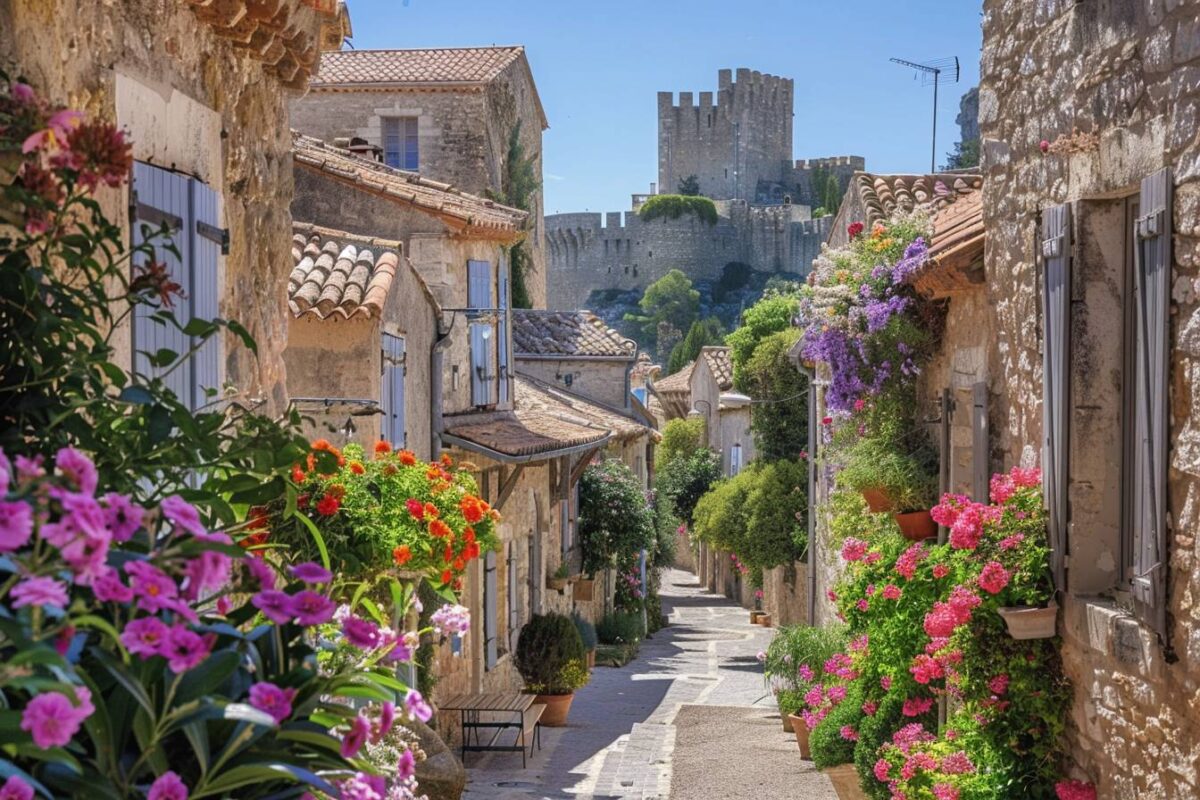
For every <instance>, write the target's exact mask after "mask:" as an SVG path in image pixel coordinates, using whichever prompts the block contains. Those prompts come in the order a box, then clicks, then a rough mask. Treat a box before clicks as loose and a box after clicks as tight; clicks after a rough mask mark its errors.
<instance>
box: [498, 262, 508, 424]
mask: <svg viewBox="0 0 1200 800" xmlns="http://www.w3.org/2000/svg"><path fill="white" fill-rule="evenodd" d="M508 283H509V281H508V265H506V264H503V263H502V264H500V310H501V312H502V313H501V315H500V323H499V325H498V326H497V334H496V336H497V338H496V345H497V348H498V350H499V361H500V367H499V370H498V371H499V375H500V384H499V386H500V395H499V399H500V402H501V403H507V402H508V392H509V386H510V384H511V381H512V373H511V370H510V369H509V364H508V332H509V322H508V320H509V312H508V303H509V298H508Z"/></svg>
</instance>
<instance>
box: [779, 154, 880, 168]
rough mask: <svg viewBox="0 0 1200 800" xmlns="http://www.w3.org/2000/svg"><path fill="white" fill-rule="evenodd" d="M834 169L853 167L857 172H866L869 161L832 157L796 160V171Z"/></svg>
mask: <svg viewBox="0 0 1200 800" xmlns="http://www.w3.org/2000/svg"><path fill="white" fill-rule="evenodd" d="M834 167H851V168H852V169H855V170H860V171H861V170H865V169H866V167H867V160H866V159H865V158H863V157H862V156H830V157H829V158H808V159H804V158H800V159H797V160H796V169H798V170H811V169H833V168H834Z"/></svg>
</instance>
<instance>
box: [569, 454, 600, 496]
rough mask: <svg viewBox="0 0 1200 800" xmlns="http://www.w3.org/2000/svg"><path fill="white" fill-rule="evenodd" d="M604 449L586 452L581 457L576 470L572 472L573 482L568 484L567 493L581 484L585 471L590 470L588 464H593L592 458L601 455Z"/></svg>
mask: <svg viewBox="0 0 1200 800" xmlns="http://www.w3.org/2000/svg"><path fill="white" fill-rule="evenodd" d="M601 449H602V448H599V447H597V448H595V449H593V450H588V451H586V452H584V454H583V455H581V456H580V457H579V462H578V463H576V464H575V468H574V469H572V470H571V482H570V483H569V484H567V491H568V492H569V491H571V487H572V486H574V485H575V484H577V483H579V479H580V478H582V477H583V471H584V470H585V469H587V468H588V464H590V463H592V457H593V456H595V455H596V453H599V452H600V450H601Z"/></svg>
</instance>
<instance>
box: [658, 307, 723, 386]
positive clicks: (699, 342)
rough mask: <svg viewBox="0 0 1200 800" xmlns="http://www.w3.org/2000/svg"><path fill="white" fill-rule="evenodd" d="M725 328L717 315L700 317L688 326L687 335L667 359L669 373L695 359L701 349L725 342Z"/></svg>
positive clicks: (676, 370)
mask: <svg viewBox="0 0 1200 800" xmlns="http://www.w3.org/2000/svg"><path fill="white" fill-rule="evenodd" d="M724 339H725V328H724V327H723V326H722V325H721V320H719V319H717V318H716V317H708V318H707V319H698V320H696V321H695V322H693V323H692V327H690V328H688V332H687V336H685V337H683V341H681V342H680V343H679V344H677V345H675V347H674V348H672V350H671V357H670V359H668V360H667V374H668V375H671V374H674V373H676V372H678V371H679V370H681V369H683V368H684V367H686V366H687V365H688V363H689V362H691V361H695V360H696V357H697V356H699V355H700V349H701V348H703V347H705V346H707V345H719V344H722V343H723V342H724Z"/></svg>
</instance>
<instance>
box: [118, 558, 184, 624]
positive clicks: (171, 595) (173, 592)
mask: <svg viewBox="0 0 1200 800" xmlns="http://www.w3.org/2000/svg"><path fill="white" fill-rule="evenodd" d="M125 572H126V574H128V575H129V578H130V585H131V587H132V589H133V593H134V595H136V596H137V600H138V607H139V608H141V609H142V610H143V611H149V612H150V613H151V614H154V613H157V612H159V611H162V610H163V609H166V608H171V607H173V606H174V604H173V603H171V602H170V601H172V600H174V599H175V598H177V597H178V596H179V588H178V587H177V586H176V585H175V581H173V580H171V579H170V578H169V577H168V576H167V575H166V573H164V572H163V571H162V570H160V569H159V568H158V567H156V566H154V565H153V564H151V563H150V562H149V561H129V562H127V563H126V564H125Z"/></svg>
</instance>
